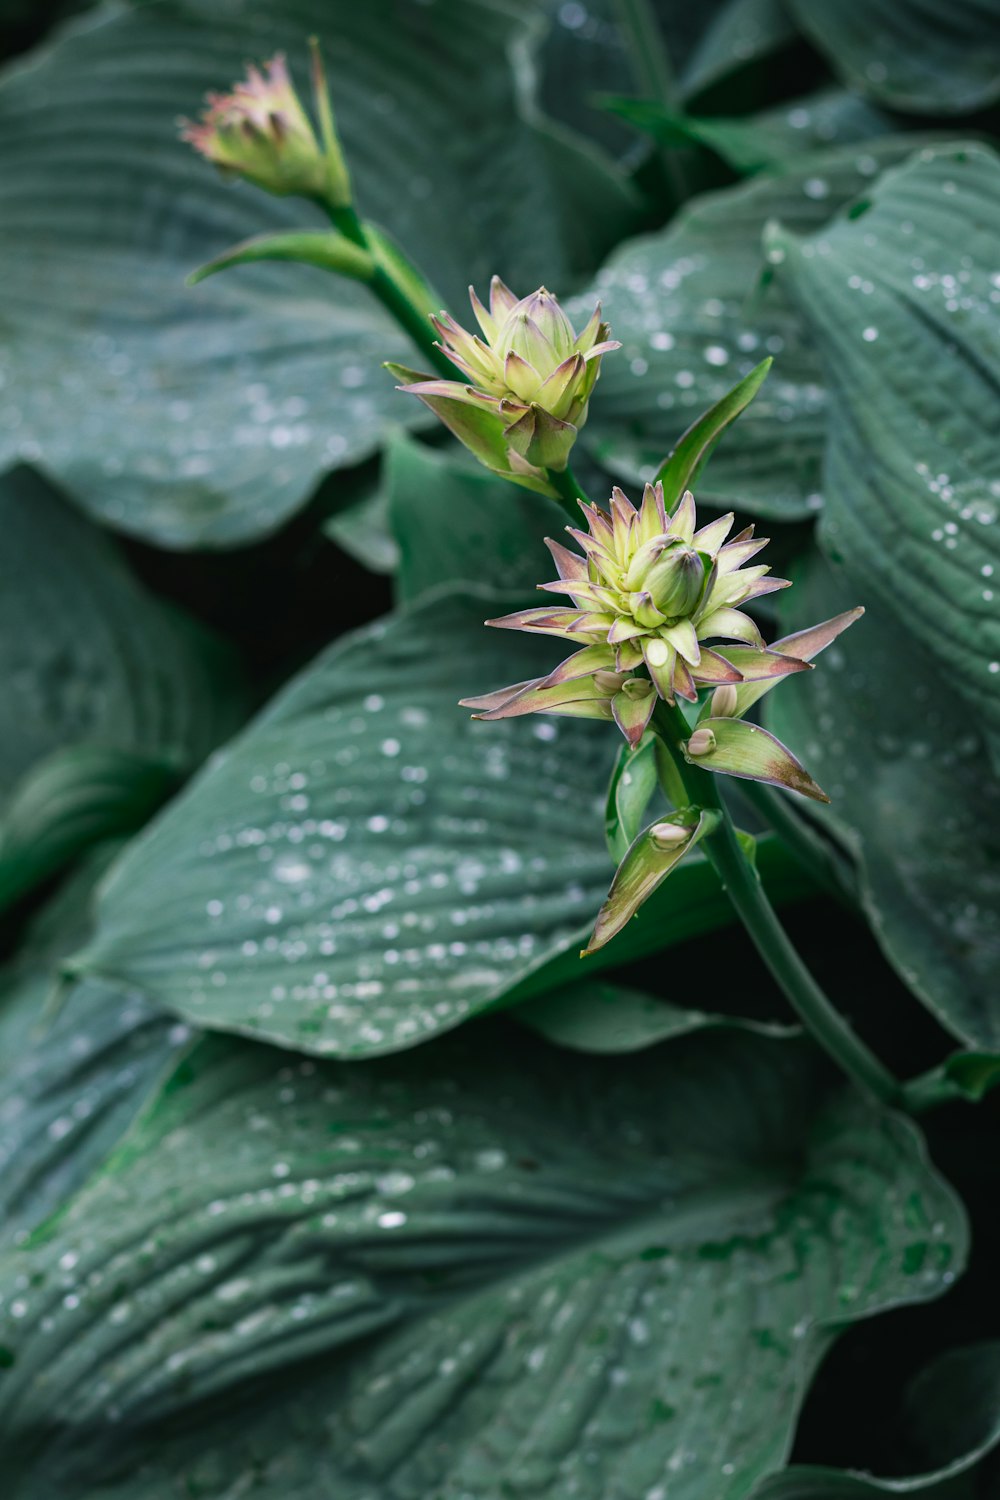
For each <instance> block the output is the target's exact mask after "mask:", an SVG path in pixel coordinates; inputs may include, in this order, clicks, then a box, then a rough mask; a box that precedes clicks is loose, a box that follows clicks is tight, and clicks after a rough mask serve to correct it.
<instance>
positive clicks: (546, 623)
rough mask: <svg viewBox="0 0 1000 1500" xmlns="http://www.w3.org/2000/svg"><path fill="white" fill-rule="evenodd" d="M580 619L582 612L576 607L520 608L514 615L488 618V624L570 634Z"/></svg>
mask: <svg viewBox="0 0 1000 1500" xmlns="http://www.w3.org/2000/svg"><path fill="white" fill-rule="evenodd" d="M579 619H580V613H579V611H578V610H575V609H548V608H546V607H544V606H543V607H541V608H539V609H519V610H517V611H516V612H515V613H514V614H512V615H499V616H498V617H497V619H495V620H487V621H486V624H487V625H494V626H496V627H497V629H499V630H535V631H537V632H538V633H539V634H540V635H569V634H570V627H571V626H575V625H576V623H577V621H578V620H579Z"/></svg>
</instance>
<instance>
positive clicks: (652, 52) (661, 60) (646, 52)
mask: <svg viewBox="0 0 1000 1500" xmlns="http://www.w3.org/2000/svg"><path fill="white" fill-rule="evenodd" d="M618 14H619V17H620V19H621V26H622V31H623V32H624V35H625V41H626V44H627V46H628V51H629V57H630V60H631V63H632V70H633V72H634V73H635V77H636V82H637V84H638V85H639V89H640V91H641V92H642V93H643V95H644V96H645V97H646V98H648V99H652V100H654V101H655V102H656V103H657V104H662V105H663V106H664V108H665V109H667V110H670V111H672V112H676V111H677V110H679V109H680V108H681V102H680V100H679V98H678V89H677V80H676V78H675V77H674V70H673V68H672V67H671V65H670V57H669V55H668V53H667V49H666V44H665V42H664V39H663V31H662V29H661V27H660V26H659V24H658V22H657V19H656V16H655V15H654V13H653V9H652V6H651V5H650V3H649V0H618ZM659 154H660V160H661V161H662V163H663V170H664V172H665V173H666V176H667V180H668V182H669V184H670V188H671V190H672V192H673V194H674V198H675V199H676V201H677V203H678V204H681V203H683V202H684V200H685V199H686V198H687V197H688V196H689V194H688V189H687V180H686V178H685V174H684V168H683V166H682V165H681V162H680V160H679V158H678V156H677V153H676V151H675V150H673V149H671V147H669V146H660V148H659Z"/></svg>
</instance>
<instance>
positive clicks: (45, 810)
mask: <svg viewBox="0 0 1000 1500" xmlns="http://www.w3.org/2000/svg"><path fill="white" fill-rule="evenodd" d="M0 519H2V523H3V528H4V537H5V545H4V549H3V552H2V554H0V686H2V692H3V702H4V725H5V732H4V734H3V736H2V737H0V905H3V904H5V903H7V902H9V901H10V900H12V899H13V898H14V897H15V896H17V895H19V894H21V893H23V892H24V891H26V890H28V889H30V888H32V887H33V886H34V885H35V884H37V882H38V881H39V880H41V879H44V878H45V877H46V876H48V875H49V874H52V873H54V872H55V871H57V870H58V869H59V868H61V867H62V866H63V865H64V864H65V863H66V862H68V861H69V860H70V859H72V858H73V857H74V856H75V855H76V854H77V853H79V852H80V851H81V850H82V849H83V848H84V847H86V845H87V844H88V843H89V842H91V841H96V840H98V839H100V838H104V837H107V836H109V835H111V834H115V833H119V832H122V831H123V830H127V829H129V828H132V827H136V826H138V825H139V824H140V823H141V822H142V821H143V819H144V818H145V817H146V816H147V815H148V814H149V813H150V812H151V811H152V810H153V809H154V807H155V806H156V805H158V803H159V802H160V801H162V800H163V798H164V796H165V795H166V794H167V793H168V791H169V790H170V789H171V787H172V785H173V784H174V781H175V779H176V778H177V777H179V776H180V775H182V774H184V773H186V772H187V771H188V770H190V769H191V768H192V767H193V766H194V765H196V764H197V763H198V762H199V761H201V760H203V759H204V757H205V755H206V754H207V753H208V751H209V750H210V749H211V748H212V747H213V746H214V745H215V744H216V742H217V741H218V740H219V738H221V737H222V736H223V735H224V734H226V733H229V732H230V731H231V730H232V728H233V727H234V726H235V724H236V723H238V721H239V718H240V717H241V710H242V702H241V699H242V684H241V681H240V673H239V670H238V668H237V665H236V663H235V661H234V659H233V658H232V656H231V654H230V652H229V651H228V650H223V649H222V647H221V646H220V644H219V643H218V642H216V641H215V640H214V638H212V637H210V636H209V635H208V633H207V632H206V631H203V630H201V629H200V628H199V627H196V626H195V625H194V624H193V623H192V622H190V621H189V620H187V619H185V618H184V617H182V616H181V615H180V614H179V613H178V612H176V611H174V610H173V609H171V608H169V607H168V606H167V605H165V604H163V603H161V602H160V601H159V600H157V599H156V598H154V597H153V596H151V595H150V594H147V593H146V591H145V590H144V589H142V588H141V587H140V586H139V585H138V584H137V583H136V581H135V580H134V579H133V578H132V576H131V575H130V573H129V572H128V571H127V569H126V568H125V566H124V564H123V562H122V560H121V558H120V557H119V555H118V553H117V552H116V550H115V548H114V547H113V545H112V544H111V543H110V542H109V541H108V540H107V539H106V538H105V537H104V536H102V535H101V533H100V532H98V531H97V530H96V528H95V527H93V526H91V525H89V524H88V523H87V522H86V521H84V520H82V519H81V518H80V517H79V516H78V515H77V514H75V513H74V511H73V510H72V509H70V507H68V506H67V505H66V504H65V503H64V501H63V500H62V498H61V497H60V496H59V495H58V493H57V492H56V491H55V490H54V489H52V488H51V486H49V485H48V484H46V482H45V481H44V480H43V479H42V478H41V477H40V476H39V475H37V474H35V473H33V472H32V471H31V470H28V469H24V468H20V469H16V470H13V471H11V472H10V473H8V474H6V475H4V476H2V477H0Z"/></svg>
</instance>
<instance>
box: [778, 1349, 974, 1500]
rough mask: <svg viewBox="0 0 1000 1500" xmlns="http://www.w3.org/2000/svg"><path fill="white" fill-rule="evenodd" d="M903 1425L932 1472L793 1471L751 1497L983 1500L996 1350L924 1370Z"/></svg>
mask: <svg viewBox="0 0 1000 1500" xmlns="http://www.w3.org/2000/svg"><path fill="white" fill-rule="evenodd" d="M902 1425H903V1429H904V1433H905V1436H906V1438H907V1439H908V1440H909V1445H910V1447H911V1449H912V1450H913V1451H915V1452H917V1453H919V1454H920V1456H921V1457H922V1458H923V1460H924V1462H925V1463H927V1464H928V1465H929V1466H933V1472H929V1473H925V1474H919V1475H914V1476H912V1477H910V1478H906V1479H876V1478H874V1477H873V1476H872V1475H870V1474H852V1473H845V1472H842V1471H838V1470H835V1469H812V1468H808V1469H807V1468H801V1469H800V1468H792V1469H787V1470H786V1471H785V1472H784V1473H783V1474H776V1475H774V1476H773V1477H772V1478H771V1479H769V1480H766V1481H765V1482H764V1484H762V1485H761V1486H760V1487H759V1488H758V1489H755V1490H754V1492H753V1500H869V1497H871V1500H877V1497H878V1496H880V1495H920V1496H924V1497H926V1500H986V1497H987V1494H992V1490H987V1489H986V1488H980V1486H979V1485H977V1484H976V1483H975V1477H976V1472H977V1470H979V1469H980V1468H981V1465H982V1460H983V1459H984V1458H985V1457H986V1456H987V1455H988V1454H990V1453H992V1452H993V1451H994V1450H995V1448H996V1447H997V1444H998V1443H1000V1343H997V1342H995V1341H994V1342H987V1343H981V1344H969V1345H966V1346H964V1347H960V1348H956V1349H950V1350H948V1351H947V1353H945V1354H942V1355H939V1356H938V1357H937V1359H935V1360H933V1361H932V1362H931V1363H930V1364H929V1365H927V1366H926V1367H925V1368H924V1369H923V1370H921V1371H920V1372H919V1374H918V1375H917V1376H916V1378H915V1379H914V1380H913V1381H912V1382H911V1384H910V1387H909V1390H908V1392H907V1395H906V1399H905V1403H904V1412H903V1422H902ZM983 1483H984V1485H985V1484H988V1480H984V1481H983Z"/></svg>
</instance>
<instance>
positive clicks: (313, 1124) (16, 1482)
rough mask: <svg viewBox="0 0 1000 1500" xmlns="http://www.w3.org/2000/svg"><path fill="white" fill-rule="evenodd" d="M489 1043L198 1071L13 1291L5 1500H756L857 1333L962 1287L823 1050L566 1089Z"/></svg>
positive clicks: (605, 1063) (244, 1055) (885, 1128)
mask: <svg viewBox="0 0 1000 1500" xmlns="http://www.w3.org/2000/svg"><path fill="white" fill-rule="evenodd" d="M469 1038H470V1034H469V1033H466V1034H465V1037H464V1038H463V1039H462V1040H461V1043H460V1045H456V1044H455V1043H454V1041H452V1042H449V1043H446V1044H443V1045H441V1046H439V1047H436V1048H426V1049H422V1050H421V1051H420V1052H417V1053H415V1054H411V1055H409V1056H406V1057H398V1058H393V1059H391V1060H388V1061H382V1062H379V1063H377V1064H372V1065H369V1066H367V1067H363V1068H360V1067H357V1066H346V1065H339V1066H331V1065H329V1064H319V1065H317V1064H315V1063H312V1062H299V1063H297V1064H292V1065H285V1064H284V1063H283V1062H282V1060H281V1059H280V1058H276V1057H275V1054H274V1053H273V1052H271V1051H269V1050H266V1049H263V1048H258V1047H253V1046H250V1045H248V1044H242V1045H241V1044H234V1043H230V1044H228V1048H223V1047H221V1046H219V1044H217V1043H213V1044H211V1045H209V1046H208V1047H207V1048H203V1049H202V1050H201V1051H199V1052H198V1053H197V1054H195V1056H194V1057H192V1058H191V1059H190V1061H189V1063H188V1064H187V1065H186V1066H185V1068H184V1070H183V1072H182V1074H181V1075H179V1077H178V1079H177V1080H176V1082H175V1084H174V1086H173V1087H171V1088H168V1089H167V1090H166V1091H165V1093H164V1094H163V1096H162V1098H161V1099H160V1101H159V1103H158V1105H157V1107H156V1108H155V1109H154V1110H153V1111H152V1112H151V1113H150V1114H148V1115H147V1117H146V1118H145V1120H144V1121H143V1122H142V1123H141V1125H140V1126H139V1127H138V1128H137V1129H136V1130H135V1131H134V1132H133V1134H132V1136H131V1137H130V1139H129V1140H128V1142H127V1143H126V1145H125V1147H124V1148H123V1150H122V1152H121V1153H119V1155H118V1157H117V1158H116V1160H115V1161H114V1162H113V1163H112V1165H111V1168H110V1169H109V1171H108V1172H107V1173H106V1175H105V1176H104V1177H103V1178H102V1179H101V1180H100V1181H99V1182H98V1183H96V1184H95V1186H94V1187H93V1188H91V1189H88V1190H87V1192H86V1193H85V1194H84V1195H83V1196H82V1197H81V1198H80V1199H78V1200H77V1202H76V1204H75V1205H74V1206H73V1207H71V1209H70V1211H69V1212H68V1214H66V1215H65V1216H63V1218H62V1219H61V1220H60V1221H59V1222H58V1223H57V1224H56V1225H54V1226H52V1228H51V1229H50V1230H49V1232H48V1233H47V1235H46V1236H45V1237H44V1239H43V1240H41V1241H40V1242H39V1243H37V1244H36V1245H35V1246H34V1247H33V1248H30V1249H29V1250H27V1251H25V1252H21V1253H20V1254H13V1255H10V1256H9V1257H8V1258H7V1260H6V1261H5V1263H4V1264H3V1267H2V1271H0V1281H2V1286H3V1292H4V1295H5V1306H6V1307H7V1309H8V1312H9V1316H8V1319H7V1321H6V1324H5V1326H4V1333H3V1339H4V1343H5V1346H6V1348H7V1350H8V1356H7V1358H8V1361H9V1362H10V1368H9V1369H8V1370H7V1371H5V1372H4V1373H3V1375H2V1376H0V1425H2V1430H3V1434H4V1438H3V1442H4V1455H5V1473H6V1476H7V1482H8V1485H10V1486H12V1491H11V1493H12V1500H35V1497H39V1500H41V1497H42V1496H44V1497H45V1500H84V1497H85V1496H86V1497H88V1500H89V1497H91V1496H92V1495H93V1494H94V1493H95V1492H98V1493H101V1494H102V1495H103V1494H104V1493H105V1489H104V1487H103V1485H102V1488H101V1489H100V1491H98V1490H97V1485H98V1482H99V1481H104V1482H105V1483H106V1484H108V1488H107V1491H106V1492H107V1493H108V1494H113V1495H120V1496H122V1497H125V1496H135V1497H139V1496H140V1495H143V1496H148V1495H151V1494H155V1495H157V1496H160V1495H166V1494H188V1495H212V1496H213V1497H214V1496H219V1495H225V1496H236V1495H238V1494H239V1493H240V1492H241V1489H242V1490H244V1491H249V1492H251V1493H254V1492H255V1493H258V1494H260V1495H261V1496H266V1497H269V1500H270V1497H274V1500H278V1497H279V1496H281V1497H282V1500H285V1497H286V1496H288V1495H289V1494H298V1493H300V1486H302V1485H303V1484H304V1481H305V1480H306V1478H307V1476H308V1478H309V1483H310V1485H311V1488H309V1489H307V1490H305V1493H308V1494H310V1495H312V1496H321V1497H326V1496H334V1495H336V1496H337V1497H338V1500H361V1497H362V1496H366V1497H367V1496H372V1495H375V1494H377V1495H378V1496H379V1497H380V1500H404V1497H405V1500H410V1497H415V1496H429V1495H459V1494H461V1495H463V1496H476V1497H489V1500H499V1497H500V1496H502V1495H509V1494H510V1493H512V1492H515V1493H519V1492H520V1493H530V1494H532V1495H534V1496H537V1497H539V1500H562V1497H563V1496H565V1495H566V1494H576V1495H579V1496H581V1497H582V1500H625V1497H629V1500H631V1497H633V1496H636V1495H644V1496H645V1495H648V1494H649V1493H654V1494H655V1493H657V1489H658V1488H659V1489H660V1490H662V1492H663V1494H664V1495H667V1494H669V1495H670V1497H671V1500H736V1497H737V1496H743V1495H745V1494H746V1491H747V1488H748V1486H749V1484H750V1483H752V1481H753V1480H754V1479H755V1478H757V1477H758V1476H759V1475H761V1474H762V1473H764V1472H766V1471H767V1469H769V1468H770V1467H772V1466H774V1465H775V1464H777V1463H780V1462H781V1461H782V1459H783V1457H784V1454H785V1452H786V1449H787V1445H788V1441H789V1435H790V1430H791V1426H792V1423H793V1421H794V1416H795V1410H796V1407H797V1405H798V1402H799V1401H800V1399H801V1395H802V1391H803V1389H804V1386H805V1383H806V1381H807V1379H808V1377H809V1375H810V1373H811V1371H812V1369H813V1368H814V1367H815V1364H816V1362H817V1360H818V1358H819V1357H820V1355H821V1354H822V1352H823V1351H824V1350H825V1349H826V1348H827V1347H828V1346H829V1343H830V1340H831V1337H832V1334H833V1331H834V1329H835V1328H836V1326H837V1325H840V1324H843V1323H845V1322H848V1321H851V1320H853V1319H855V1318H858V1317H864V1316H866V1315H868V1314H870V1313H872V1312H875V1311H877V1310H878V1309H879V1308H882V1307H887V1306H890V1305H895V1304H898V1303H899V1302H905V1301H911V1300H920V1299H922V1298H926V1297H929V1296H934V1295H935V1294H937V1293H939V1292H940V1291H941V1290H942V1289H943V1288H944V1286H946V1285H947V1283H948V1281H949V1280H950V1279H952V1278H953V1276H954V1275H955V1273H956V1272H957V1271H958V1270H959V1269H960V1268H961V1265H962V1261H963V1258H964V1253H965V1227H964V1218H963V1214H962V1210H961V1208H960V1206H959V1204H958V1202H957V1200H956V1199H955V1198H954V1196H953V1195H952V1193H951V1192H950V1190H949V1189H948V1188H947V1187H946V1186H945V1184H944V1183H943V1182H942V1181H941V1179H939V1178H938V1177H936V1175H935V1174H934V1172H933V1171H932V1169H931V1168H930V1167H929V1165H928V1163H927V1161H926V1159H925V1158H924V1156H923V1151H922V1147H921V1144H920V1138H919V1135H918V1133H917V1131H916V1129H915V1127H914V1126H913V1125H911V1124H910V1123H909V1122H907V1121H905V1120H902V1119H900V1118H897V1117H893V1116H890V1115H885V1114H877V1113H875V1112H873V1111H872V1110H871V1109H870V1108H869V1107H867V1106H866V1105H864V1104H863V1103H862V1102H861V1101H860V1100H859V1099H858V1098H856V1097H854V1096H849V1095H848V1094H846V1093H845V1092H844V1091H842V1090H841V1089H839V1088H835V1089H834V1090H833V1091H832V1092H831V1090H830V1088H829V1087H824V1085H823V1083H822V1082H821V1078H820V1076H819V1075H818V1072H817V1064H816V1061H815V1058H814V1056H813V1054H812V1053H811V1052H810V1051H809V1050H808V1049H806V1048H805V1047H804V1046H803V1045H801V1044H798V1043H790V1042H775V1041H765V1040H764V1039H762V1038H759V1037H751V1036H748V1035H746V1034H739V1033H736V1032H719V1033H716V1034H714V1035H713V1036H711V1037H709V1036H702V1037H699V1038H688V1039H686V1040H684V1041H680V1042H677V1043H674V1044H672V1045H671V1047H670V1048H669V1049H667V1050H664V1049H654V1050H653V1051H652V1052H646V1053H644V1054H642V1055H641V1056H639V1057H632V1058H629V1059H628V1060H627V1061H626V1062H620V1061H617V1060H603V1059H602V1060H599V1061H598V1060H589V1059H588V1060H584V1059H575V1060H574V1061H573V1064H572V1066H571V1067H570V1068H567V1066H566V1057H565V1054H561V1053H556V1052H553V1051H552V1050H551V1049H549V1048H547V1047H543V1046H542V1045H541V1044H532V1043H531V1042H529V1041H528V1040H527V1039H526V1038H525V1037H524V1035H523V1033H518V1035H517V1038H516V1040H515V1041H514V1042H513V1044H510V1043H509V1042H508V1041H507V1040H506V1039H505V1037H504V1034H503V1033H501V1032H499V1031H497V1032H495V1033H493V1034H492V1035H490V1034H489V1033H487V1034H485V1035H484V1034H483V1033H482V1032H481V1031H480V1032H478V1033H477V1036H476V1038H474V1039H471V1040H472V1042H474V1043H475V1045H473V1044H471V1043H470V1040H469ZM825 1076H826V1075H823V1077H824V1078H825ZM373 1335H377V1337H376V1338H374V1339H373V1338H372V1336H373ZM359 1339H364V1340H365V1342H364V1343H363V1344H360V1345H359V1344H358V1340H359ZM348 1346H353V1347H348ZM335 1348H339V1349H340V1350H341V1352H340V1353H339V1355H338V1356H337V1358H336V1360H335V1361H332V1362H331V1361H329V1360H327V1361H326V1362H325V1363H323V1364H318V1363H316V1361H315V1359H314V1357H315V1356H318V1355H320V1354H321V1353H324V1352H329V1351H331V1350H333V1349H335ZM307 1358H308V1359H310V1360H311V1361H312V1362H311V1363H310V1364H309V1365H308V1366H303V1363H302V1362H303V1361H304V1360H306V1359H307ZM255 1379H256V1380H257V1381H258V1382H260V1381H263V1382H264V1386H265V1387H266V1391H267V1395H268V1400H269V1407H270V1409H269V1412H268V1413H267V1414H266V1415H265V1414H264V1413H262V1412H261V1411H260V1408H259V1406H255V1405H254V1404H253V1395H254V1385H253V1381H254V1380H255ZM259 1388H260V1387H259V1386H258V1389H259ZM279 1391H280V1392H282V1393H285V1399H284V1400H278V1401H276V1399H275V1397H276V1393H277V1392H279ZM233 1402H236V1403H238V1404H237V1411H238V1419H234V1413H233V1409H232V1403H233ZM207 1403H211V1404H207ZM220 1403H221V1406H220ZM226 1403H228V1406H227V1404H226ZM213 1410H214V1411H215V1412H216V1413H217V1414H218V1415H217V1417H216V1419H215V1420H214V1422H211V1423H210V1425H209V1426H208V1427H207V1428H206V1426H205V1425H204V1424H205V1422H206V1419H209V1418H211V1416H212V1412H213ZM193 1422H197V1424H198V1425H197V1428H196V1430H194V1431H192V1423H193ZM185 1431H188V1432H191V1437H190V1438H185V1437H183V1436H182V1437H181V1438H180V1440H179V1443H178V1441H177V1440H176V1439H175V1441H174V1443H173V1446H171V1434H172V1433H173V1434H177V1433H178V1432H180V1433H182V1434H183V1433H184V1432H185ZM166 1476H169V1477H170V1481H171V1483H170V1487H169V1488H167V1487H166V1486H165V1484H164V1479H165V1478H166ZM251 1476H253V1478H252V1479H251ZM110 1481H114V1482H110ZM109 1482H110V1483H109Z"/></svg>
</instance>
